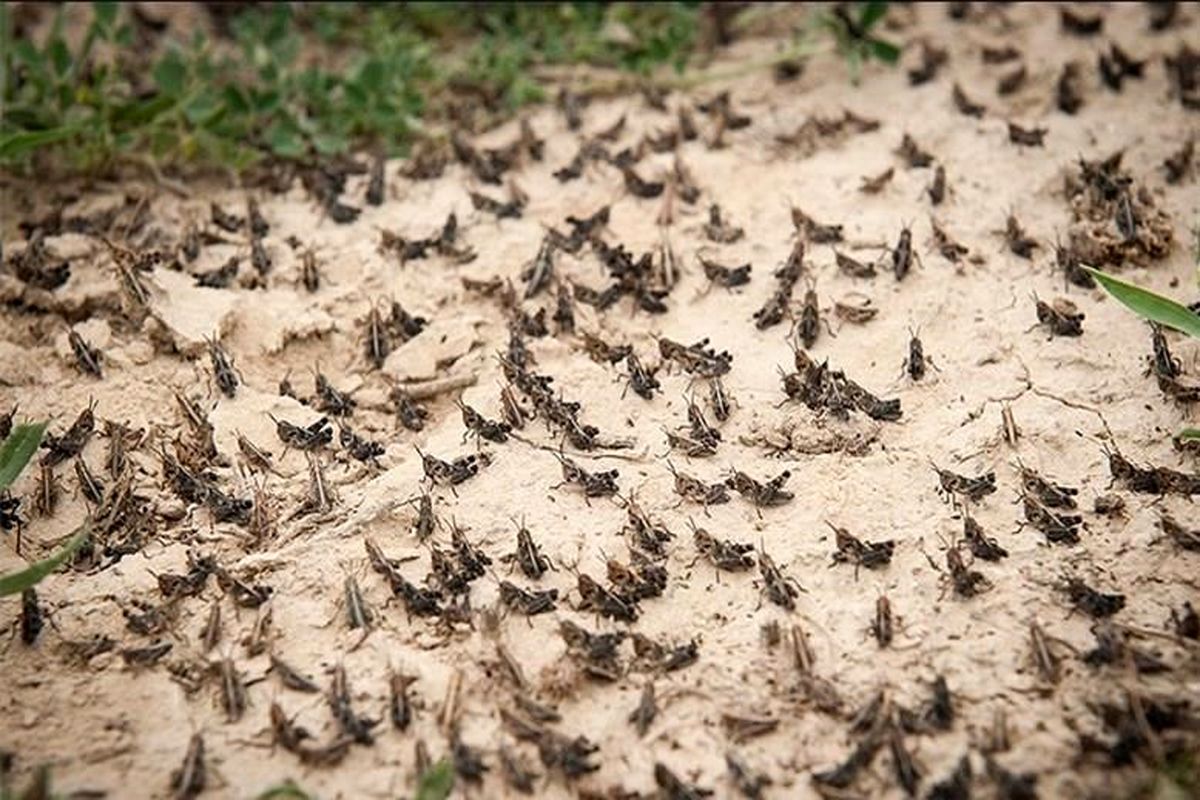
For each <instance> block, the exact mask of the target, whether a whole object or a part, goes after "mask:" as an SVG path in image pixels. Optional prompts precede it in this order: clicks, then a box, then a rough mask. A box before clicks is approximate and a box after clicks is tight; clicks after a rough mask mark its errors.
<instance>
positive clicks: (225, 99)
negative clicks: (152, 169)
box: [0, 3, 699, 171]
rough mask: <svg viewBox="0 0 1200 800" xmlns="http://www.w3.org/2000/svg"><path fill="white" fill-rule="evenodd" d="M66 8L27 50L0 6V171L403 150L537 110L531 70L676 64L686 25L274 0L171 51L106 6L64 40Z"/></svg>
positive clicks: (636, 9)
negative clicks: (1, 167) (429, 137)
mask: <svg viewBox="0 0 1200 800" xmlns="http://www.w3.org/2000/svg"><path fill="white" fill-rule="evenodd" d="M74 12H75V13H85V10H83V9H75V10H74ZM69 13H72V9H69V8H66V7H59V8H58V9H56V10H55V11H54V18H53V21H52V23H51V24H50V27H49V31H48V33H47V34H46V35H45V36H44V37H38V38H39V39H40V40H41V41H40V43H39V44H35V41H34V37H32V36H30V35H29V31H25V30H21V31H17V30H14V25H15V24H16V20H14V15H15V12H14V11H13V9H12V8H11V7H10V6H9V5H8V4H5V5H4V6H0V52H2V53H3V54H4V55H3V59H4V63H3V69H4V81H3V101H4V105H5V109H6V111H5V114H4V116H3V119H0V162H8V163H10V164H11V163H18V164H26V165H27V164H29V163H30V157H31V156H32V154H33V153H35V152H36V151H39V150H45V149H52V150H53V151H55V154H56V155H60V156H62V157H63V158H64V160H65V162H66V163H65V165H66V166H68V167H70V168H75V169H80V170H87V171H95V170H100V169H108V168H111V167H113V166H116V165H119V164H120V163H121V162H124V161H130V160H132V161H139V160H144V159H153V162H154V163H155V164H156V165H157V164H179V163H201V164H205V165H221V166H228V167H232V168H234V169H239V168H243V167H245V166H247V165H249V164H251V163H253V162H254V161H257V160H259V159H262V158H264V157H274V158H281V159H289V160H300V159H306V158H315V157H320V156H330V155H337V154H342V153H345V152H347V151H348V150H349V149H351V147H352V146H372V147H382V148H386V149H388V150H390V151H393V152H396V151H402V150H403V149H404V147H405V146H406V145H407V144H408V143H409V142H410V140H411V138H412V136H413V133H414V131H416V130H417V129H419V128H420V127H421V126H422V121H423V120H425V119H428V118H437V117H439V116H442V117H444V116H448V115H451V114H453V115H457V116H462V115H464V114H476V113H482V114H483V115H493V116H500V115H504V114H507V113H511V112H512V111H514V110H516V109H518V108H520V107H521V106H524V105H526V104H528V103H530V102H535V101H538V100H542V99H544V96H545V89H544V86H543V85H542V83H541V82H539V80H538V79H537V78H536V77H535V76H534V73H533V70H534V69H535V68H537V67H542V66H546V65H555V64H580V63H586V64H591V65H598V66H607V67H615V68H619V69H621V70H625V71H629V72H633V73H639V74H647V73H649V72H650V71H651V70H653V69H655V68H658V67H660V66H663V65H669V66H672V67H674V68H676V69H682V68H683V66H684V65H685V64H686V62H687V60H688V57H689V55H690V53H691V52H692V49H693V47H694V45H695V42H696V40H697V31H698V26H699V7H698V6H697V5H696V4H683V3H665V4H650V5H644V6H643V5H634V4H630V5H621V4H618V5H609V6H601V5H593V4H585V3H579V4H575V3H559V4H553V5H537V6H527V5H523V4H517V3H501V4H494V5H493V4H471V5H461V4H454V5H444V4H430V3H411V4H403V5H378V6H377V5H369V4H333V3H316V4H296V5H292V4H276V5H271V6H268V7H261V8H250V9H248V10H244V11H241V12H239V13H237V14H235V15H233V16H231V17H229V18H225V16H224V14H225V12H223V11H222V10H221V8H220V7H219V6H218V7H217V8H216V10H214V11H211V12H210V15H212V17H213V19H212V23H213V24H212V29H213V30H212V32H211V33H205V32H202V31H199V30H197V31H196V32H195V33H194V34H193V35H192V37H191V38H190V39H189V40H187V41H178V40H175V39H173V38H171V37H170V36H169V35H165V34H162V33H161V32H160V31H159V30H158V29H159V28H161V27H162V24H163V23H162V22H161V21H158V20H154V19H150V18H148V17H146V15H145V13H144V12H142V11H140V10H135V9H133V8H132V7H125V6H119V5H118V4H116V3H96V4H95V5H94V6H93V7H92V9H91V10H90V20H89V21H88V22H87V24H86V27H85V29H84V32H83V35H82V37H78V36H68V25H67V21H68V14H69ZM168 30H169V29H168ZM75 40H77V43H76V44H74V45H72V44H71V42H72V41H75Z"/></svg>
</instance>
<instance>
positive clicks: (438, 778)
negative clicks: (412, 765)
mask: <svg viewBox="0 0 1200 800" xmlns="http://www.w3.org/2000/svg"><path fill="white" fill-rule="evenodd" d="M453 788H454V767H453V766H452V765H451V764H450V762H449V761H447V760H445V759H442V760H441V761H439V762H438V763H436V764H434V765H433V766H432V767H430V768H429V769H427V770H425V772H424V773H422V775H421V779H420V781H418V782H417V794H416V797H414V798H413V800H446V798H447V797H449V796H450V790H451V789H453Z"/></svg>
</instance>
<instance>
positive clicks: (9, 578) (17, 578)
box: [0, 522, 92, 597]
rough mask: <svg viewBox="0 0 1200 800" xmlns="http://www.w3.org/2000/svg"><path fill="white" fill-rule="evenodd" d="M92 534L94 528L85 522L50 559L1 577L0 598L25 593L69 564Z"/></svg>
mask: <svg viewBox="0 0 1200 800" xmlns="http://www.w3.org/2000/svg"><path fill="white" fill-rule="evenodd" d="M91 532H92V527H91V525H90V524H89V523H87V522H85V523H84V524H83V525H81V526H79V530H77V531H75V533H74V534H73V535H72V536H71V539H70V541H68V542H67V543H66V544H65V545H63V547H62V549H61V550H59V551H58V552H57V553H55V554H54V555H52V556H50V557H49V558H47V559H45V560H43V561H39V562H37V563H36V564H34V565H33V566H31V567H29V568H27V569H23V570H21V571H20V572H14V573H12V574H10V575H5V576H4V577H0V597H6V596H8V595H10V594H19V593H20V592H23V591H25V590H26V589H28V588H29V587H30V586H34V585H35V584H37V583H38V582H39V581H41V580H42V578H44V577H46V576H47V575H49V574H50V573H51V572H54V570H56V569H58V568H59V567H61V566H62V565H63V564H65V563H66V562H67V560H68V559H69V558H71V556H73V555H75V551H76V550H78V549H79V546H80V545H82V544H83V543H84V542H85V541H86V540H87V538H88V535H89V534H90V533H91Z"/></svg>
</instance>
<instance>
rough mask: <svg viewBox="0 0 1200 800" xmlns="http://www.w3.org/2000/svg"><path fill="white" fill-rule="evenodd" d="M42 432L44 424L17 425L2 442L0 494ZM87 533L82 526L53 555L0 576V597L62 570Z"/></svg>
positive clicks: (33, 450) (30, 455) (33, 449)
mask: <svg viewBox="0 0 1200 800" xmlns="http://www.w3.org/2000/svg"><path fill="white" fill-rule="evenodd" d="M45 432H46V423H44V422H39V423H38V424H36V425H18V426H17V427H16V428H14V429H13V430H12V433H10V434H9V435H8V438H6V439H5V440H4V444H2V445H0V492H3V491H4V490H6V489H8V487H10V486H12V485H13V483H14V482H16V480H17V478H18V477H20V475H21V472H22V471H23V470H24V469H25V466H26V465H27V464H28V463H29V461H30V459H32V458H33V454H34V453H36V452H37V449H38V445H39V444H41V442H42V435H43V434H44V433H45ZM90 530H91V529H90V528H89V526H88V525H87V524H84V525H82V526H80V528H79V530H77V531H75V533H73V534H71V538H70V539H69V540H68V541H67V543H66V544H65V545H63V546H62V548H61V549H60V550H59V551H58V552H57V553H55V554H54V555H52V556H50V557H49V558H47V559H44V560H42V561H38V562H37V563H35V564H31V565H30V566H29V567H27V568H25V569H23V570H21V571H19V572H13V573H9V574H8V575H0V597H5V596H7V595H10V594H20V593H21V592H23V591H25V590H26V589H28V588H30V587H31V586H35V585H36V584H38V583H39V582H40V581H41V580H42V578H45V577H46V576H47V575H49V574H50V573H51V572H54V570H56V569H58V568H59V567H61V566H62V565H63V564H64V563H66V561H67V559H69V558H70V557H71V556H72V555H74V553H75V551H76V550H78V549H79V546H80V545H82V544H83V543H84V541H85V540H86V539H87V537H88V533H89V531H90Z"/></svg>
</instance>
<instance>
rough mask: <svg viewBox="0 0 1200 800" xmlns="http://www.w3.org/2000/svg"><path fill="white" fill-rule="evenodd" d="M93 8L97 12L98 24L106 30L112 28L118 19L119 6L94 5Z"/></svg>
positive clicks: (110, 4)
mask: <svg viewBox="0 0 1200 800" xmlns="http://www.w3.org/2000/svg"><path fill="white" fill-rule="evenodd" d="M92 8H93V9H95V12H96V22H97V23H99V24H100V25H101V26H103V27H105V28H111V27H112V24H113V21H114V20H116V18H117V4H116V3H93V4H92Z"/></svg>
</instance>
